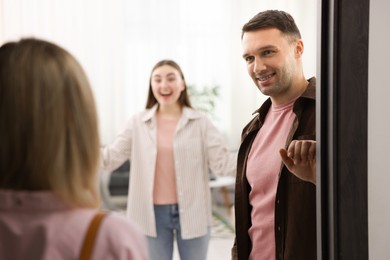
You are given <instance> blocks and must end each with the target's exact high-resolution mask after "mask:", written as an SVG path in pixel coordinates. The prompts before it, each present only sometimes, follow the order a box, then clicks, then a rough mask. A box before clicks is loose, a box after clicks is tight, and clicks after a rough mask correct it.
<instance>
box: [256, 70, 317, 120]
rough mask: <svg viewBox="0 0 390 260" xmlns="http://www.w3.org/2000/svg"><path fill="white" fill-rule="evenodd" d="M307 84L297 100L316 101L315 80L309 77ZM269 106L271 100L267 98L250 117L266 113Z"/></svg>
mask: <svg viewBox="0 0 390 260" xmlns="http://www.w3.org/2000/svg"><path fill="white" fill-rule="evenodd" d="M308 82H309V84H308V85H307V87H306V90H305V91H304V92H303V93H302V95H301V96H300V97H299V98H298V99H302V98H308V99H312V100H315V99H316V78H315V77H311V78H310V79H308ZM271 104H272V102H271V99H270V98H268V99H267V100H266V101H265V102H264V104H263V105H262V106H261V107H260V108H258V109H256V111H254V112H253V113H252V115H254V114H256V113H260V114H261V112H262V111H268V109H269V107H270V106H271Z"/></svg>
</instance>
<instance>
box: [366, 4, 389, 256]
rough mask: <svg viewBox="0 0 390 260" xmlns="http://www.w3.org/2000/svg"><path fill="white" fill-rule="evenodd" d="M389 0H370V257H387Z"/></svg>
mask: <svg viewBox="0 0 390 260" xmlns="http://www.w3.org/2000/svg"><path fill="white" fill-rule="evenodd" d="M388 10H390V2H389V1H388V0H370V27H369V33H370V38H369V88H368V229H369V257H370V259H373V260H375V259H389V241H390V222H389V220H390V202H389V200H390V167H389V166H390V165H389V162H390V152H389V148H390V136H389V133H390V117H389V112H390V102H389V99H390V84H389V72H390V66H389V60H390V47H389V42H390V30H389V29H388V26H389V25H390V15H389V12H388Z"/></svg>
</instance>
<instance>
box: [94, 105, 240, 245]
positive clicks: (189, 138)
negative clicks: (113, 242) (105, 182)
mask: <svg viewBox="0 0 390 260" xmlns="http://www.w3.org/2000/svg"><path fill="white" fill-rule="evenodd" d="M156 111H157V105H155V106H154V107H153V108H151V109H147V110H145V111H143V112H140V113H138V114H136V115H135V116H133V117H132V118H130V120H128V121H127V124H126V126H125V128H124V129H123V130H122V132H120V133H119V135H118V136H117V137H116V138H115V140H114V142H113V143H112V144H111V145H108V146H105V147H104V148H102V150H101V155H102V160H101V161H102V168H103V169H104V170H107V171H112V170H114V169H116V168H117V167H119V166H120V165H121V164H122V163H123V162H125V161H126V160H127V159H130V183H129V196H128V202H127V216H128V217H129V218H130V219H132V220H133V221H135V222H136V223H137V224H138V225H139V226H140V227H141V228H142V229H143V230H144V232H145V234H146V235H148V236H152V237H156V236H157V234H156V223H155V217H154V210H153V183H154V173H155V166H156V157H157V142H156V141H157V119H156ZM173 152H174V160H175V171H176V185H177V194H178V204H179V209H180V225H181V232H182V233H181V236H182V238H183V239H191V238H195V237H199V236H203V235H205V234H206V233H207V228H208V226H210V224H211V197H210V187H209V169H210V170H211V171H212V172H213V174H215V175H219V176H221V175H235V172H236V161H237V154H236V153H232V152H230V151H229V149H228V147H227V145H226V142H225V141H224V138H223V136H222V134H221V133H220V132H219V131H218V130H217V128H216V127H215V126H214V125H213V124H212V123H211V121H210V120H209V119H208V117H207V116H206V115H204V114H203V113H201V112H199V111H195V110H193V109H191V108H188V107H184V108H183V113H182V116H181V118H180V120H179V122H178V125H177V128H176V132H175V136H174V141H173Z"/></svg>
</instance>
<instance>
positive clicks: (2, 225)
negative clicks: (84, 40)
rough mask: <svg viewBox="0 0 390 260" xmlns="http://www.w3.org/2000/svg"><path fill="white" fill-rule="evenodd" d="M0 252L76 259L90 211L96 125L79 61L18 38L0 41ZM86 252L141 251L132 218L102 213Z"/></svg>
mask: <svg viewBox="0 0 390 260" xmlns="http://www.w3.org/2000/svg"><path fill="white" fill-rule="evenodd" d="M0 122H1V123H0V139H1V141H0V143H1V145H0V173H1V174H0V259H78V257H79V256H80V250H81V245H82V242H83V239H84V237H85V233H86V230H87V228H88V226H89V223H90V221H91V219H92V218H93V216H94V215H95V214H96V212H97V211H98V207H99V194H98V191H97V187H96V186H97V185H96V183H97V170H98V160H99V132H98V122H97V115H96V110H95V104H94V98H93V95H92V92H91V88H90V85H89V83H88V80H87V77H86V75H85V74H84V72H83V69H82V68H81V66H80V65H79V63H78V62H77V61H76V60H75V59H74V58H73V57H72V55H71V54H69V53H68V52H67V51H66V50H64V49H62V48H60V47H59V46H57V45H55V44H52V43H49V42H46V41H42V40H38V39H23V40H21V41H18V42H9V43H6V44H4V45H3V46H1V48H0ZM92 256H93V257H92V258H93V259H104V260H106V259H147V251H146V241H145V239H144V237H143V235H142V234H141V233H140V231H139V230H138V228H137V227H136V226H134V224H132V223H130V222H129V221H128V220H127V219H125V218H123V217H121V216H119V215H115V214H109V215H108V216H107V217H106V218H105V219H104V221H103V222H102V224H101V226H100V229H99V231H98V234H97V237H96V240H95V246H94V250H93V252H92Z"/></svg>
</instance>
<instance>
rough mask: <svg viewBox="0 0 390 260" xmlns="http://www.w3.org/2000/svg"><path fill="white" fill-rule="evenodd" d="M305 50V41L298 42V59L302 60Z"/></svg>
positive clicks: (296, 47)
mask: <svg viewBox="0 0 390 260" xmlns="http://www.w3.org/2000/svg"><path fill="white" fill-rule="evenodd" d="M304 49H305V47H304V45H303V41H302V40H301V39H299V40H297V42H296V44H295V56H296V57H297V58H301V57H302V54H303V51H304Z"/></svg>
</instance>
